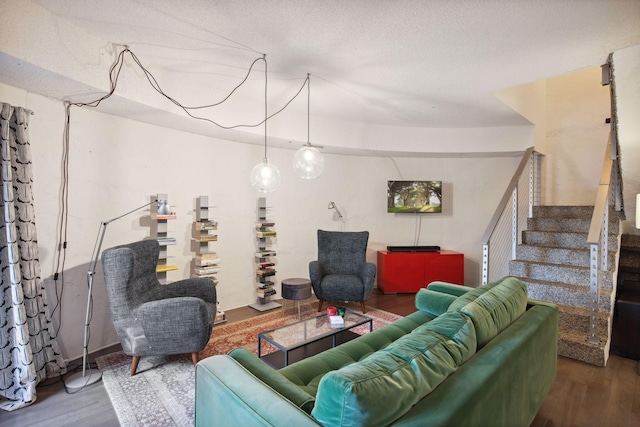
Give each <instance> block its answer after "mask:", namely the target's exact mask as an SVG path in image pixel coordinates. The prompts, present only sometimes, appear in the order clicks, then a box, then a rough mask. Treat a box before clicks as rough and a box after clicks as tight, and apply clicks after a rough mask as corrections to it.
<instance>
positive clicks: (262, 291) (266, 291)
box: [256, 288, 276, 298]
mask: <svg viewBox="0 0 640 427" xmlns="http://www.w3.org/2000/svg"><path fill="white" fill-rule="evenodd" d="M256 294H257V295H258V296H259V297H261V298H264V297H268V296H271V295H275V294H276V290H275V289H273V288H269V289H260V288H258V289H257V290H256Z"/></svg>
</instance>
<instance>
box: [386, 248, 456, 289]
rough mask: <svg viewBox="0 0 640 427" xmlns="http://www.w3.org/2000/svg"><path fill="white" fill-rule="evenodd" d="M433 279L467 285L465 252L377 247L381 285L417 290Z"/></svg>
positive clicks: (388, 287) (389, 287)
mask: <svg viewBox="0 0 640 427" xmlns="http://www.w3.org/2000/svg"><path fill="white" fill-rule="evenodd" d="M434 281H442V282H449V283H455V284H457V285H464V254H461V253H460V252H454V251H442V250H441V251H437V252H389V251H378V279H377V283H378V288H380V290H381V291H382V292H384V293H385V294H389V293H414V292H418V291H419V290H420V289H421V288H425V287H427V285H428V284H429V283H431V282H434Z"/></svg>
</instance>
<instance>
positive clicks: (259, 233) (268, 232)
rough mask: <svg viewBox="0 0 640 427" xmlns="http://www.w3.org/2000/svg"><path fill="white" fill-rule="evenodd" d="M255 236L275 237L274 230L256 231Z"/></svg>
mask: <svg viewBox="0 0 640 427" xmlns="http://www.w3.org/2000/svg"><path fill="white" fill-rule="evenodd" d="M256 236H258V237H262V238H264V237H276V232H275V231H274V230H263V231H256Z"/></svg>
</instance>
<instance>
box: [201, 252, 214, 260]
mask: <svg viewBox="0 0 640 427" xmlns="http://www.w3.org/2000/svg"><path fill="white" fill-rule="evenodd" d="M196 258H201V259H215V258H218V254H217V253H215V252H196Z"/></svg>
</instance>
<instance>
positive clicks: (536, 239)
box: [522, 230, 619, 252]
mask: <svg viewBox="0 0 640 427" xmlns="http://www.w3.org/2000/svg"><path fill="white" fill-rule="evenodd" d="M587 237H588V233H578V232H564V231H530V230H526V231H523V232H522V244H525V245H536V246H552V247H559V248H572V249H585V248H587V249H589V244H588V243H587ZM607 246H608V250H609V251H614V252H616V251H617V250H618V246H619V245H618V237H617V236H616V235H614V234H609V240H608V241H607Z"/></svg>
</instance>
